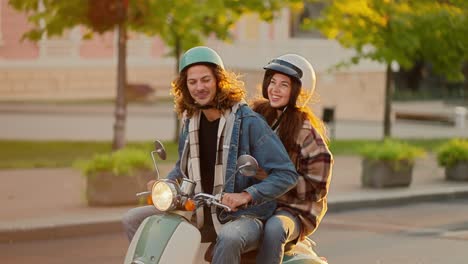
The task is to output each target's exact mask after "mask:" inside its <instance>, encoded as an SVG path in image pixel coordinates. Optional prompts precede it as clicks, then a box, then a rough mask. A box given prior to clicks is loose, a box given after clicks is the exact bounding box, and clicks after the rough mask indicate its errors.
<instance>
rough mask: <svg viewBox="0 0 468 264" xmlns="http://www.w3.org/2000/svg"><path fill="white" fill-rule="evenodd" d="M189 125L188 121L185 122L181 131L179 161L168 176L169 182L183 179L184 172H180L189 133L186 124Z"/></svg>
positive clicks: (178, 150) (178, 149)
mask: <svg viewBox="0 0 468 264" xmlns="http://www.w3.org/2000/svg"><path fill="white" fill-rule="evenodd" d="M186 123H187V120H185V122H184V126H182V129H181V132H180V135H179V143H178V144H179V145H178V148H177V152H178V155H179V157H178V159H177V162H176V164H175V166H174V168H173V169H172V170H171V171H170V172H169V174H168V175H167V177H166V178H167V179H169V180H174V181H175V180H179V179H181V178H182V175H183V174H182V172H181V171H180V160H181V158H182V153H183V151H184V146H185V140H186V139H187V132H186V129H185V124H186Z"/></svg>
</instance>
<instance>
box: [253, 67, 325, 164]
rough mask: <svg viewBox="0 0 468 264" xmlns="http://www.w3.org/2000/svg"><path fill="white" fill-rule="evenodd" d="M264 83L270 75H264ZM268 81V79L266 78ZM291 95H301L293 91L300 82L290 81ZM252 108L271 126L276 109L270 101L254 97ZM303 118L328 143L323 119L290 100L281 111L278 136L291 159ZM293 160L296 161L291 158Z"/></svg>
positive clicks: (309, 109)
mask: <svg viewBox="0 0 468 264" xmlns="http://www.w3.org/2000/svg"><path fill="white" fill-rule="evenodd" d="M265 77H266V78H265V79H264V85H265V81H266V79H271V76H268V77H267V76H265ZM268 83H269V80H268ZM291 86H292V87H291V95H290V96H291V97H295V98H297V97H298V96H301V95H297V94H296V95H294V94H293V91H300V90H301V88H300V83H298V82H292V83H291ZM251 107H252V109H253V110H254V111H255V112H257V113H259V114H261V115H262V116H264V117H265V119H266V121H267V123H268V124H269V125H270V126H272V125H273V124H274V123H275V121H276V120H277V119H278V109H276V108H273V107H271V105H270V102H269V101H268V99H266V98H256V99H254V100H253V101H252V102H251ZM305 120H308V121H309V122H310V124H311V125H312V126H313V127H314V129H315V130H316V131H317V133H319V134H320V136H321V137H322V139H323V140H324V141H325V143H326V144H328V142H329V140H328V137H327V132H326V131H327V130H326V127H325V124H324V123H323V121H322V120H321V119H320V118H318V117H317V116H316V115H315V113H314V112H313V111H312V109H311V108H310V107H309V106H307V105H305V106H301V107H298V106H296V105H294V104H292V105H291V102H289V103H288V107H287V108H286V110H285V111H284V113H283V117H282V120H281V124H280V126H279V127H278V136H279V138H280V139H281V142H283V145H284V147H285V148H286V150H287V152H288V154H289V156H290V157H291V159H294V158H295V157H296V154H297V152H298V148H299V147H300V146H298V145H297V143H296V139H297V136H298V134H299V131H300V130H301V128H302V125H303V123H304V121H305ZM293 162H296V161H295V160H293Z"/></svg>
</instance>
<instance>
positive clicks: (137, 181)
mask: <svg viewBox="0 0 468 264" xmlns="http://www.w3.org/2000/svg"><path fill="white" fill-rule="evenodd" d="M152 179H154V172H153V171H149V170H148V171H138V172H136V173H135V175H132V176H125V175H122V176H115V175H114V174H112V173H111V172H102V173H97V174H96V175H93V176H91V177H87V181H86V199H87V201H88V205H90V206H117V205H136V204H138V199H137V197H136V196H135V194H136V193H138V192H142V191H146V183H147V182H148V181H150V180H152Z"/></svg>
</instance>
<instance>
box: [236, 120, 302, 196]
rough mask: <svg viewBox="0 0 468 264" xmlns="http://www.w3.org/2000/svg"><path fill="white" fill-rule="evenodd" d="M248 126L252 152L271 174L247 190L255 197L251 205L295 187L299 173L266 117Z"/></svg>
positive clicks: (260, 164)
mask: <svg viewBox="0 0 468 264" xmlns="http://www.w3.org/2000/svg"><path fill="white" fill-rule="evenodd" d="M247 129H248V133H249V135H248V136H249V146H250V154H251V155H252V156H253V157H255V159H256V160H257V162H258V165H259V167H260V168H262V169H263V170H264V171H265V172H266V173H267V175H268V176H267V177H266V178H265V179H264V180H263V181H260V182H258V183H256V184H254V185H252V186H250V187H248V188H246V189H245V190H244V191H246V192H248V193H249V194H250V195H251V196H252V198H253V200H252V204H261V203H264V202H267V201H271V200H274V199H276V198H278V197H280V196H281V195H283V194H284V193H286V192H288V191H289V190H290V189H292V188H293V187H294V186H295V185H296V183H297V179H298V174H297V172H296V169H295V168H294V165H293V164H292V162H291V160H290V158H289V156H288V154H287V152H286V149H285V148H284V146H283V144H282V143H281V141H280V139H279V138H278V136H277V135H276V134H275V133H274V132H273V131H272V130H271V128H270V127H269V126H268V124H267V123H266V122H265V121H264V120H263V119H261V118H260V117H258V118H256V120H255V121H254V122H249V123H248V128H247Z"/></svg>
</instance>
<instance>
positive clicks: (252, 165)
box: [237, 155, 258, 177]
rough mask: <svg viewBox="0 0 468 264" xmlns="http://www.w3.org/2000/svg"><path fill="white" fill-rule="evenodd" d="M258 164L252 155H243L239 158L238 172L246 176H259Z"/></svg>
mask: <svg viewBox="0 0 468 264" xmlns="http://www.w3.org/2000/svg"><path fill="white" fill-rule="evenodd" d="M257 169H258V162H257V160H256V159H255V158H254V157H252V156H250V155H241V156H239V158H237V170H238V171H240V173H241V174H242V175H244V176H248V177H252V176H255V175H256V174H257Z"/></svg>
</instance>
